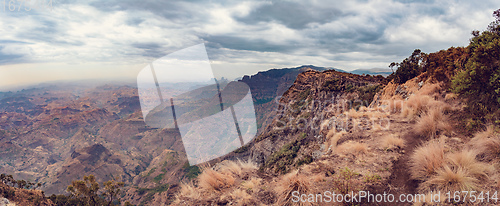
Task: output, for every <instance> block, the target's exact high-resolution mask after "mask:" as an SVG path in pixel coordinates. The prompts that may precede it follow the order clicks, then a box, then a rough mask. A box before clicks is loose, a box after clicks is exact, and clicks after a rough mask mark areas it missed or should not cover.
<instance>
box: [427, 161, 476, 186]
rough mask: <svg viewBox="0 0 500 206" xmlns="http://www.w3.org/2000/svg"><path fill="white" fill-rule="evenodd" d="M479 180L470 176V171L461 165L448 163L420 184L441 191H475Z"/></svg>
mask: <svg viewBox="0 0 500 206" xmlns="http://www.w3.org/2000/svg"><path fill="white" fill-rule="evenodd" d="M478 184H479V180H478V179H476V178H474V177H472V176H470V174H469V172H468V171H467V170H465V169H463V168H461V167H457V168H452V167H449V166H448V165H446V166H444V167H442V168H439V169H438V170H437V171H436V175H433V176H432V177H430V178H429V180H427V181H425V182H424V183H422V184H421V185H420V187H421V188H424V190H425V189H435V190H440V191H445V192H448V191H473V190H474V191H475V190H476V189H477V188H478Z"/></svg>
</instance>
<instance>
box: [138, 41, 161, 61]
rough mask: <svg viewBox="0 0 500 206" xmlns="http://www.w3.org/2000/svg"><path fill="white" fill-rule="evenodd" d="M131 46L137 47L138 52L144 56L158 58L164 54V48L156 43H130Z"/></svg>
mask: <svg viewBox="0 0 500 206" xmlns="http://www.w3.org/2000/svg"><path fill="white" fill-rule="evenodd" d="M131 46H132V47H134V48H137V49H139V53H140V55H142V56H145V57H154V58H159V57H162V56H165V55H166V52H165V49H164V48H163V47H162V46H161V45H160V44H158V43H151V42H150V43H143V42H141V43H132V44H131Z"/></svg>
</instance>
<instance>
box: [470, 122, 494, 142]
mask: <svg viewBox="0 0 500 206" xmlns="http://www.w3.org/2000/svg"><path fill="white" fill-rule="evenodd" d="M494 136H495V128H494V127H493V126H491V125H490V126H488V127H486V130H484V131H480V132H478V133H476V134H474V139H486V138H490V137H494Z"/></svg>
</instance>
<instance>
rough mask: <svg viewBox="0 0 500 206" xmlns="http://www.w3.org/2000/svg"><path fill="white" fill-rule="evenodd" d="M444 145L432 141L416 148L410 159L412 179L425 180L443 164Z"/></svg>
mask: <svg viewBox="0 0 500 206" xmlns="http://www.w3.org/2000/svg"><path fill="white" fill-rule="evenodd" d="M445 163H446V162H445V156H444V143H443V142H440V141H437V140H432V141H428V142H427V143H425V144H424V145H422V146H420V147H419V148H417V149H416V150H415V151H414V153H413V154H412V156H411V157H410V173H411V177H412V178H413V179H417V180H425V179H427V178H429V177H431V176H432V175H434V174H435V173H436V171H437V170H438V169H439V168H441V167H442V166H443V165H444V164H445Z"/></svg>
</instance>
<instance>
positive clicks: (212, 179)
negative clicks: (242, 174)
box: [198, 168, 235, 192]
mask: <svg viewBox="0 0 500 206" xmlns="http://www.w3.org/2000/svg"><path fill="white" fill-rule="evenodd" d="M234 181H235V179H234V177H233V176H232V175H230V174H227V173H222V172H219V171H215V170H214V169H212V168H205V169H204V170H203V172H202V173H201V174H200V175H199V176H198V186H199V187H200V188H202V189H203V190H205V191H209V192H216V191H220V190H221V189H223V188H228V187H231V186H233V185H234Z"/></svg>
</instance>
